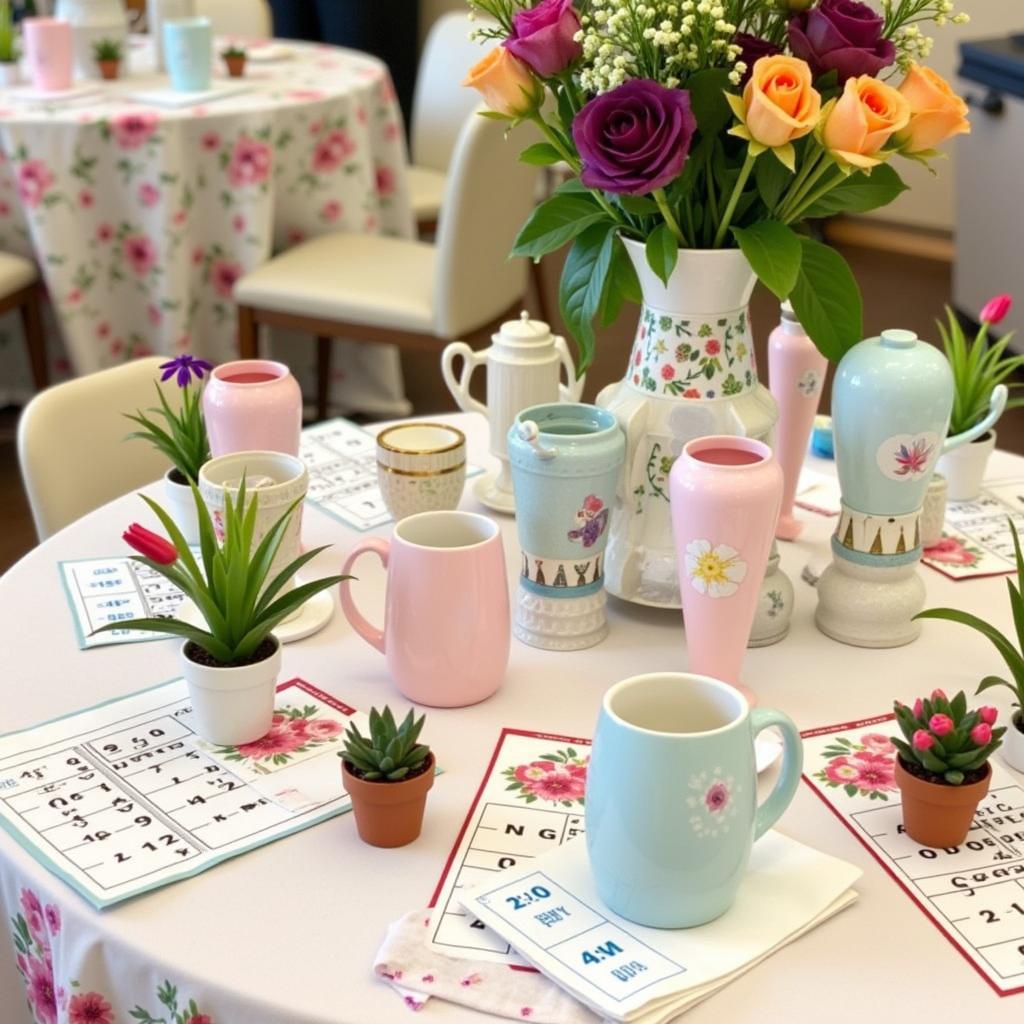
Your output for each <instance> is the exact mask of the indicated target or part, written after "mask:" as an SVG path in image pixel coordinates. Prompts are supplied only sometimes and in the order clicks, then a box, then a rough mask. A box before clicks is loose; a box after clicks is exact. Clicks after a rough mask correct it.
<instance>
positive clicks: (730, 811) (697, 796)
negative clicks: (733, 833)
mask: <svg viewBox="0 0 1024 1024" xmlns="http://www.w3.org/2000/svg"><path fill="white" fill-rule="evenodd" d="M688 788H689V790H690V794H691V795H690V796H688V797H687V798H686V805H687V807H689V808H690V812H691V813H690V827H691V828H692V829H693V831H694V833H696V835H697V836H698V837H700V838H701V839H715V838H717V837H718V836H720V835H725V834H726V833H727V832H728V831H729V826H730V824H731V821H730V819H732V818H734V817H735V816H736V805H735V801H734V797H735V795H736V794H737V793H738V792H739V787H738V786H737V785H736V784H735V782H734V780H733V777H732V776H731V775H723V773H722V769H721V768H715V769H714V771H712V772H698V773H697V774H696V775H691V776H690V782H689V786H688Z"/></svg>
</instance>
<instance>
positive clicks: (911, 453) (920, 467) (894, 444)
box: [876, 431, 940, 480]
mask: <svg viewBox="0 0 1024 1024" xmlns="http://www.w3.org/2000/svg"><path fill="white" fill-rule="evenodd" d="M939 448H940V445H939V438H938V436H937V435H935V434H933V433H931V432H930V431H929V432H927V433H924V434H916V435H911V434H897V435H896V436H895V437H890V438H889V439H888V440H886V441H883V442H882V444H881V445H879V447H878V452H877V455H876V461H877V462H878V468H879V469H880V470H881V471H882V472H883V473H884V474H885V475H886V476H887V477H888V478H889V479H890V480H919V479H921V478H922V477H923V476H924V475H925V474H926V473H927V472H928V471H929V470H930V469H931V466H932V463H933V461H934V460H935V458H936V456H937V455H938V452H939Z"/></svg>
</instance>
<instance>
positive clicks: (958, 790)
mask: <svg viewBox="0 0 1024 1024" xmlns="http://www.w3.org/2000/svg"><path fill="white" fill-rule="evenodd" d="M985 769H986V771H985V776H984V778H982V779H979V780H978V781H977V782H972V783H970V784H968V785H964V786H945V785H941V784H939V783H937V782H925V780H924V779H919V778H918V777H917V776H916V775H911V774H910V772H908V771H907V770H906V769H905V768H904V767H903V764H902V763H901V759H900V758H899V757H897V758H896V784H897V785H898V786H899V787H900V794H901V795H902V798H903V828H904V829H905V830H906V833H907V835H908V836H910V838H911V839H913V840H914V842H916V843H920V844H921V845H922V846H930V847H932V848H933V849H937V850H941V849H945V848H946V847H952V846H959V845H960V844H961V843H962V842H963V841H964V840H965V839H966V838H967V833H968V831H969V830H970V827H971V822H972V821H973V820H974V812H975V810H976V809H977V807H978V804H979V803H980V802H981V800H982V798H983V797H984V796H985V794H986V793H987V792H988V784H989V782H990V780H991V779H992V767H991V765H985Z"/></svg>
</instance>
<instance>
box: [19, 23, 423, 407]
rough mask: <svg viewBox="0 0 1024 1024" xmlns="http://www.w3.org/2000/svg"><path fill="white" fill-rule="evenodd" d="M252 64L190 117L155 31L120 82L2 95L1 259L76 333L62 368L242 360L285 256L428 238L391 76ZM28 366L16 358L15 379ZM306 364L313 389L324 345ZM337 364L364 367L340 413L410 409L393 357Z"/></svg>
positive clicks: (331, 65)
mask: <svg viewBox="0 0 1024 1024" xmlns="http://www.w3.org/2000/svg"><path fill="white" fill-rule="evenodd" d="M217 49H218V50H219V44H218V47H217ZM251 53H252V55H253V59H252V60H250V62H249V65H248V67H247V70H246V75H245V77H244V78H242V79H227V78H224V77H222V75H223V71H222V68H221V65H220V61H219V60H218V62H217V63H218V67H217V72H216V74H215V77H214V80H213V89H212V91H211V94H210V96H209V98H208V99H203V100H202V101H201V102H194V101H192V102H190V103H189V104H188V105H186V106H169V105H167V104H168V103H174V102H177V101H179V100H180V95H181V94H175V93H173V92H172V91H171V90H170V88H169V84H168V79H167V77H166V76H165V75H159V74H157V73H155V72H154V71H153V55H152V49H151V46H150V42H149V40H148V39H147V38H146V37H133V38H132V40H131V46H130V49H129V52H128V70H127V74H126V76H125V77H124V78H123V79H120V80H118V81H115V82H98V81H97V82H89V83H82V85H81V87H78V86H76V88H75V89H72V90H71V91H70V92H69V93H68V95H67V96H65V97H57V98H52V99H51V98H47V99H41V98H39V95H38V94H37V93H35V92H33V91H32V90H31V87H29V86H19V87H16V88H14V89H7V90H0V249H2V250H7V251H10V252H16V253H21V254H24V255H28V256H32V257H34V258H35V259H36V260H37V261H38V263H39V266H40V269H41V272H42V275H43V278H44V280H45V283H46V287H47V290H48V292H49V295H50V299H51V302H52V306H53V310H54V314H55V316H56V319H57V321H58V323H59V326H60V333H61V334H62V335H63V341H64V346H63V347H64V352H63V353H62V352H60V351H59V346H57V345H52V346H51V352H50V355H51V363H52V365H53V369H54V370H55V371H56V372H57V373H58V374H59V373H61V372H62V371H66V370H67V369H69V368H70V369H73V370H74V372H75V373H77V374H83V373H89V372H92V371H94V370H98V369H101V368H103V367H106V366H111V365H114V364H117V363H120V362H123V361H125V360H127V359H131V358H133V357H135V356H139V355H143V354H148V353H151V352H158V353H168V354H174V355H177V354H179V353H182V352H193V353H195V354H197V355H200V356H204V357H206V358H208V359H210V360H211V361H212V362H223V361H225V360H227V359H230V358H234V357H235V353H236V338H235V308H234V305H233V303H232V301H231V292H232V287H233V285H234V282H235V280H237V278H239V277H240V276H241V275H243V274H244V273H246V272H247V271H249V270H252V269H253V268H255V267H257V266H258V265H260V264H261V263H263V262H264V261H265V260H266V259H267V258H268V257H269V256H270V254H271V252H272V251H275V250H280V249H282V248H285V247H287V246H289V245H294V244H295V243H296V242H298V241H301V240H302V239H304V238H307V237H310V236H313V235H317V234H322V233H325V232H329V231H354V232H368V233H378V232H379V233H385V234H393V235H400V236H404V237H410V236H411V235H412V234H413V230H414V226H413V219H412V213H411V210H410V206H409V200H408V195H407V191H406V175H405V164H406V159H405V141H404V134H403V129H402V119H401V112H400V110H399V108H398V103H397V100H396V98H395V93H394V89H393V87H392V84H391V78H390V75H389V74H388V70H387V68H386V67H385V66H384V65H383V64H382V63H381V62H380V61H379V60H377V59H376V58H374V57H370V56H368V55H366V54H361V53H356V52H354V51H350V50H342V49H338V48H335V47H330V46H323V45H314V44H308V43H298V42H291V41H289V42H287V43H284V42H272V43H271V42H268V43H267V44H266V45H258V44H251ZM261 53H263V54H265V55H266V56H267V57H269V58H273V59H268V60H257V58H258V56H259V55H260V54H261ZM22 359H23V356H22V353H21V346H12V345H7V346H3V347H2V349H0V377H2V379H3V380H4V381H5V382H10V381H11V380H12V379H13V378H15V377H16V376H17V371H19V370H20V369H21V364H22ZM289 363H290V364H291V365H292V366H293V369H295V370H296V371H297V372H299V373H300V374H302V375H305V376H308V377H309V378H310V379H312V374H313V368H314V364H315V354H314V346H313V343H312V339H300V340H299V342H298V343H296V344H293V345H292V346H291V351H290V355H289ZM336 365H338V366H341V365H346V366H347V369H348V370H349V373H348V374H347V382H346V383H345V385H344V386H345V388H347V391H346V392H345V393H342V394H339V395H338V396H336V397H337V401H338V404H339V405H340V406H342V407H347V405H346V401H345V394H346V393H347V394H348V395H349V396H351V395H353V394H359V393H360V391H365V392H368V393H369V395H370V400H369V401H368V402H367V403H364V405H365V406H366V407H365V411H368V412H373V411H375V410H376V411H378V412H381V413H383V414H384V415H389V414H390V415H402V414H403V413H404V412H405V411H407V410H408V407H407V406H406V405H404V402H403V398H402V389H401V376H400V368H399V366H398V362H397V354H396V353H394V352H393V351H392V350H384V349H382V347H381V346H374V347H373V349H372V350H371V351H370V353H369V355H368V356H367V354H365V353H364V354H362V355H360V356H358V357H356V358H348V359H345V360H342V359H338V360H336ZM360 371H362V372H360ZM22 376H23V379H24V375H22ZM361 376H362V379H360V377H361ZM338 381H339V383H340V382H341V381H342V375H340V374H339V375H338ZM7 387H8V388H9V389H10V388H11V384H10V383H8V384H7ZM14 397H17V396H16V394H15V393H14V392H13V390H12V391H11V392H10V393H8V394H7V395H6V396H0V398H4V400H6V401H11V400H12V399H13V398H14Z"/></svg>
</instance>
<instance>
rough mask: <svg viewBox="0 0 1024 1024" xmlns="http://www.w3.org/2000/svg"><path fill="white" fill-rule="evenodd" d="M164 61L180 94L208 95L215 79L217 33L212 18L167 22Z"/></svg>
mask: <svg viewBox="0 0 1024 1024" xmlns="http://www.w3.org/2000/svg"><path fill="white" fill-rule="evenodd" d="M163 42H164V61H165V63H166V64H167V73H168V74H169V75H170V76H171V85H172V86H173V88H174V89H175V90H176V91H177V92H204V91H205V90H207V89H209V88H210V82H211V78H212V75H213V67H212V65H213V29H212V27H211V25H210V19H209V18H181V19H178V20H176V21H166V22H164V40H163Z"/></svg>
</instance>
